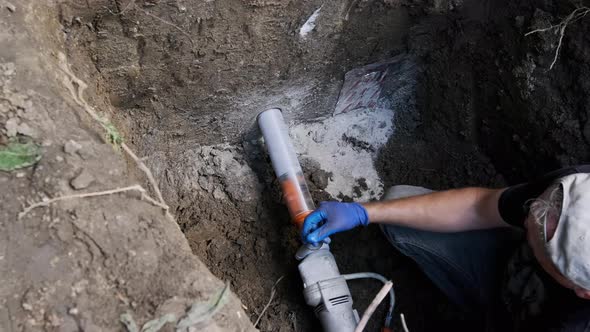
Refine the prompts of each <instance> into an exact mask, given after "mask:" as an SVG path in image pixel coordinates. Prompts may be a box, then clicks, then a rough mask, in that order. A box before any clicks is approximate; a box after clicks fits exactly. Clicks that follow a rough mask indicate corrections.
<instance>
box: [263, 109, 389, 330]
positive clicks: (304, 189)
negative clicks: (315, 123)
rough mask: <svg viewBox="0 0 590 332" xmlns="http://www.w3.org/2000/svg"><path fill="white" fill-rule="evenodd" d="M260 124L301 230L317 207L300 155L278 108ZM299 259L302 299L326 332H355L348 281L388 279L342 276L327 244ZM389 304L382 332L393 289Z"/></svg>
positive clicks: (307, 247) (303, 250) (306, 249)
mask: <svg viewBox="0 0 590 332" xmlns="http://www.w3.org/2000/svg"><path fill="white" fill-rule="evenodd" d="M258 125H259V127H260V130H261V132H262V135H263V137H264V142H265V145H266V148H267V150H268V154H269V155H270V159H271V161H272V166H273V169H274V171H275V174H276V176H277V177H278V179H279V183H280V187H281V190H282V193H283V201H284V202H285V204H286V205H287V208H288V209H289V214H290V216H291V220H292V221H293V223H294V224H295V225H296V226H297V227H298V228H299V229H301V228H302V226H303V222H304V220H305V217H306V216H307V215H308V214H309V213H311V212H312V211H313V210H314V208H315V206H314V203H313V200H312V198H311V194H310V193H309V189H308V186H307V183H306V181H305V178H304V176H303V171H302V169H301V166H300V164H299V161H298V160H297V155H296V154H295V150H294V148H293V146H292V144H291V141H290V139H289V132H288V128H287V126H286V124H285V121H284V120H283V116H282V112H281V110H280V109H278V108H273V109H269V110H266V111H264V112H262V113H260V114H259V115H258ZM295 257H296V259H297V260H299V262H300V263H299V273H300V275H301V279H302V281H303V296H304V298H305V302H306V303H307V304H308V305H309V306H311V307H312V308H313V310H314V312H315V315H316V316H317V317H318V319H319V320H320V322H321V324H322V327H323V329H324V331H325V332H353V331H355V329H356V327H357V325H358V323H359V316H358V313H357V311H356V310H355V309H353V306H352V304H353V301H352V296H351V294H350V290H349V289H348V284H347V282H346V281H347V280H351V279H360V278H374V279H378V280H380V281H382V282H386V281H387V280H386V279H385V278H384V277H382V276H381V275H379V274H376V273H370V272H365V273H354V274H349V275H341V274H340V271H339V270H338V266H337V265H336V261H335V259H334V256H333V255H332V253H331V252H330V247H329V244H328V243H327V242H323V243H321V244H318V245H312V244H303V245H302V246H301V247H300V249H299V250H298V251H297V253H296V255H295ZM389 295H390V303H389V308H388V312H387V315H386V318H385V324H384V327H383V330H382V331H391V329H390V328H391V320H392V314H393V307H394V300H395V297H394V293H393V289H391V290H390V292H389Z"/></svg>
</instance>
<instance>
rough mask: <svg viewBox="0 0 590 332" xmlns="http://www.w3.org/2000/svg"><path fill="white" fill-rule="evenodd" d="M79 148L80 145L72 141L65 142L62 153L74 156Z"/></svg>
mask: <svg viewBox="0 0 590 332" xmlns="http://www.w3.org/2000/svg"><path fill="white" fill-rule="evenodd" d="M81 148H82V145H80V143H78V142H76V141H74V140H69V141H67V142H66V144H64V152H65V153H67V154H69V155H74V154H75V153H76V152H78V150H80V149H81Z"/></svg>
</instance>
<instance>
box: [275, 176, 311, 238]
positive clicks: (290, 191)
mask: <svg viewBox="0 0 590 332" xmlns="http://www.w3.org/2000/svg"><path fill="white" fill-rule="evenodd" d="M299 177H300V176H297V177H294V178H293V177H288V178H284V179H280V181H281V190H282V192H283V200H284V202H285V204H286V205H287V208H288V209H289V215H290V216H291V221H292V222H293V224H295V226H297V228H299V229H301V228H303V222H304V221H305V217H307V216H308V215H309V214H310V213H311V211H312V210H313V206H309V203H308V201H307V200H306V197H305V193H306V192H309V191H308V190H307V185H306V184H305V180H304V179H299Z"/></svg>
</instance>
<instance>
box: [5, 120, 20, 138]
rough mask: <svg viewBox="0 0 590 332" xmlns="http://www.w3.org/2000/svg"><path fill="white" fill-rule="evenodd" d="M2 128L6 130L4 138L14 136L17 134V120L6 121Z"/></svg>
mask: <svg viewBox="0 0 590 332" xmlns="http://www.w3.org/2000/svg"><path fill="white" fill-rule="evenodd" d="M4 127H5V128H6V136H8V137H14V136H16V133H17V132H18V119H17V118H10V119H8V121H6V124H5V125H4Z"/></svg>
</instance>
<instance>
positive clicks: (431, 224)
mask: <svg viewBox="0 0 590 332" xmlns="http://www.w3.org/2000/svg"><path fill="white" fill-rule="evenodd" d="M503 191H504V189H487V188H462V189H452V190H446V191H436V192H432V193H428V194H424V195H419V196H411V197H406V198H401V199H394V200H388V201H378V202H370V203H364V204H362V205H363V206H364V208H365V209H366V211H367V216H368V219H369V222H370V223H377V224H391V225H398V226H406V227H412V228H417V229H423V230H427V231H434V232H461V231H468V230H475V229H486V228H494V227H502V226H508V224H507V223H505V222H504V221H503V220H502V217H501V216H500V212H499V210H498V200H499V199H500V195H501V194H502V192H503Z"/></svg>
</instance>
